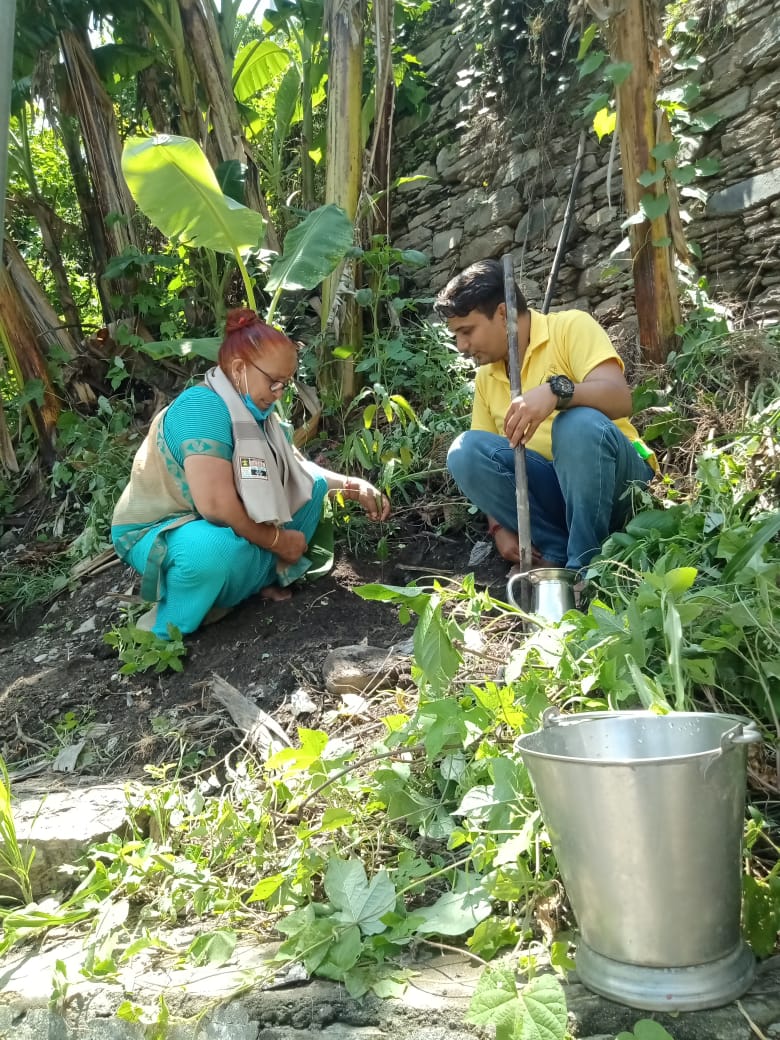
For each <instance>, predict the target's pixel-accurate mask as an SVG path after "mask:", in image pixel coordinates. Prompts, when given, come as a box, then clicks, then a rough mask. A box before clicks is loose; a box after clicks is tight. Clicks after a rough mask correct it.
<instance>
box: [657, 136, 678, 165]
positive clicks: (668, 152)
mask: <svg viewBox="0 0 780 1040" xmlns="http://www.w3.org/2000/svg"><path fill="white" fill-rule="evenodd" d="M679 147H680V142H679V141H662V142H661V144H657V145H656V146H655V147H654V148H651V149H650V154H651V155H652V157H653V158H654V159H657V160H658V161H659V162H663V161H664V160H665V159H673V158H674V157H675V155H677V149H678V148H679Z"/></svg>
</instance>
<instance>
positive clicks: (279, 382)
mask: <svg viewBox="0 0 780 1040" xmlns="http://www.w3.org/2000/svg"><path fill="white" fill-rule="evenodd" d="M249 364H250V365H251V366H252V368H256V369H257V371H258V372H261V373H262V374H263V375H264V376H265V378H266V379H267V380H268V389H269V390H270V391H271V393H272V394H278V393H279V391H280V390H286V389H287V388H288V387H290V386H292V385H293V383H294V382H295V376H294V375H292V376H290V378H289V379H274V378H273V376H269V375H268V373H267V372H266V371H265V369H262V368H260V366H259V365H256V364H255V363H254V361H250V362H249Z"/></svg>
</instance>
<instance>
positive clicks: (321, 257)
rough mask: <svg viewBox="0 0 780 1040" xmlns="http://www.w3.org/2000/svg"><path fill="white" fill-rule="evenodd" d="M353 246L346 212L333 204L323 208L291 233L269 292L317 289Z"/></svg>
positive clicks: (273, 270) (268, 285)
mask: <svg viewBox="0 0 780 1040" xmlns="http://www.w3.org/2000/svg"><path fill="white" fill-rule="evenodd" d="M351 246H352V222H351V221H350V220H349V218H348V217H347V214H346V213H345V212H344V210H343V209H341V207H340V206H335V205H333V204H332V203H331V204H330V205H327V206H320V207H319V209H315V210H314V211H313V212H312V213H310V214H309V215H308V216H307V217H306V219H305V220H304V221H302V222H301V223H300V224H298V226H297V227H294V228H293V229H292V231H289V232H288V233H287V237H286V238H285V240H284V249H283V251H282V255H281V256H280V257H279V258H278V259H277V260H275V261H274V263H273V264H272V265H271V273H270V275H269V278H268V282H267V283H266V290H267V291H268V292H278V291H279V290H280V289H314V288H316V286H318V285H319V284H320V282H321V281H322V280H323V278H326V277H327V276H328V275H329V274H330V273H331V271H333V270H335V268H336V265H337V264H338V263H339V261H340V260H341V259H342V258H343V257H344V255H345V253H346V252H347V250H348V249H349V248H350V247H351Z"/></svg>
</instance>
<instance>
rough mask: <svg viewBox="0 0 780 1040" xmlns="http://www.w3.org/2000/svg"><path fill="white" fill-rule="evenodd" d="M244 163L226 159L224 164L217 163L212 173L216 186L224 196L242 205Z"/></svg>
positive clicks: (244, 175) (244, 182)
mask: <svg viewBox="0 0 780 1040" xmlns="http://www.w3.org/2000/svg"><path fill="white" fill-rule="evenodd" d="M246 170H247V166H246V163H242V162H241V160H240V159H226V160H225V161H224V162H221V163H218V164H217V167H216V169H215V170H214V173H215V175H216V178H217V184H219V187H220V189H221V190H222V193H223V194H224V195H228V196H229V197H230V198H231V199H235V201H236V202H240V203H241V205H242V206H243V204H244V195H245V191H244V186H245V184H246Z"/></svg>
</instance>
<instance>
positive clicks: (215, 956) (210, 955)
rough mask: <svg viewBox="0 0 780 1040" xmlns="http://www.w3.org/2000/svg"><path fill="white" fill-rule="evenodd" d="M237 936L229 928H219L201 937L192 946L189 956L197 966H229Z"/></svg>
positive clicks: (188, 952)
mask: <svg viewBox="0 0 780 1040" xmlns="http://www.w3.org/2000/svg"><path fill="white" fill-rule="evenodd" d="M237 938H238V937H237V935H236V933H235V932H233V931H231V930H229V929H227V928H218V929H217V931H215V932H209V933H208V934H207V935H199V936H198V938H197V939H195V941H194V942H193V943H191V944H190V947H189V949H188V950H187V954H188V956H189V957H190V959H191V960H193V961H194V962H195V963H196V964H213V965H214V966H215V967H220V965H222V964H227V962H228V961H229V960H230V958H231V957H232V956H233V951H234V950H235V948H236V939H237Z"/></svg>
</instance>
